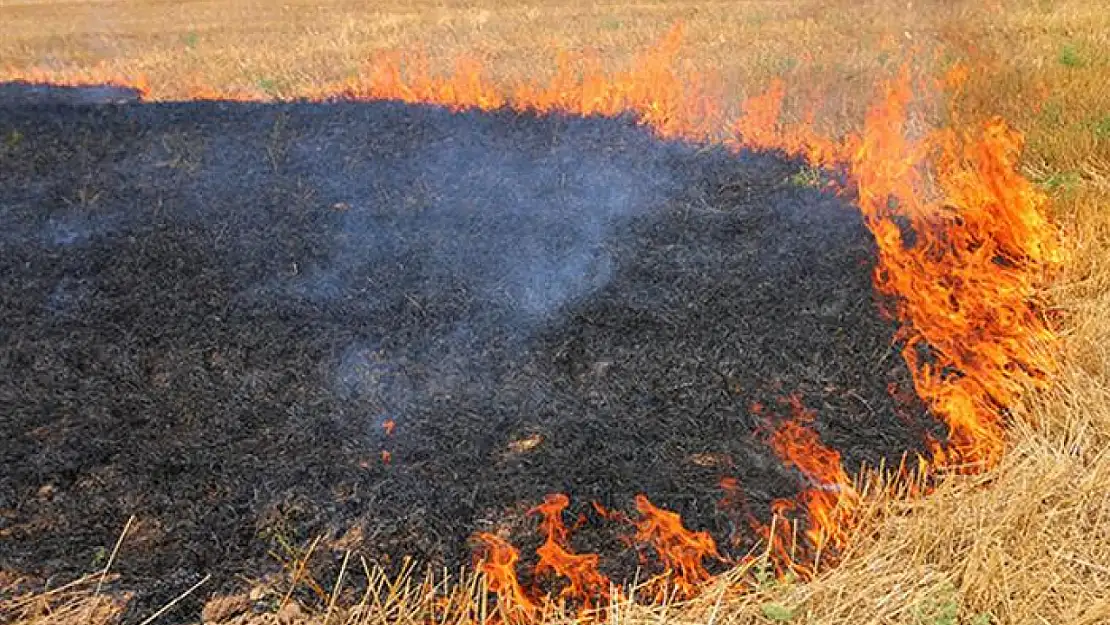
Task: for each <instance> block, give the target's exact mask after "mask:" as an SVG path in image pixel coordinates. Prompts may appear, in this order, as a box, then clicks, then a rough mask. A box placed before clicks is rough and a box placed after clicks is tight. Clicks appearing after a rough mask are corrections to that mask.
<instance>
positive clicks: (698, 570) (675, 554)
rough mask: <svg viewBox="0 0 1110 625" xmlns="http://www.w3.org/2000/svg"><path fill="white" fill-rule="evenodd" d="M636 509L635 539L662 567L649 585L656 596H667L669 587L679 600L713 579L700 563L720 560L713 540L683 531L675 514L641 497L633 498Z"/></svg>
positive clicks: (705, 535) (703, 534)
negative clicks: (706, 560)
mask: <svg viewBox="0 0 1110 625" xmlns="http://www.w3.org/2000/svg"><path fill="white" fill-rule="evenodd" d="M636 510H637V511H638V512H639V513H640V514H641V515H642V517H641V519H640V520H639V521H636V522H635V523H636V540H637V541H639V542H641V543H643V544H646V545H650V546H651V547H652V548H653V549H654V551H655V553H656V555H657V556H658V557H659V560H660V561H662V564H663V567H664V571H663V573H662V575H660V576H658V577H657V578H656V579H655V580H654V581H653V583H652V584H649V586H654V587H655V590H656V596H657V597H659V598H662V597H664V596H666V590H667V586H668V585H673V586H674V588H675V590H676V591H677V592H678V594H679V595H680V596H682V597H692V596H694V595H695V594H697V590H698V588H699V587H700V586H701V584H703V583H704V582H706V581H708V580H709V579H711V578H712V577H713V576H712V575H710V573H709V571H708V570H706V568H705V565H704V564H702V561H703V560H705V559H706V558H713V559H716V560H723V558H721V556H720V554H719V553H717V543H716V542H714V541H713V537H712V536H710V535H709V533H708V532H691V531H690V530H688V529H686V528H685V527H684V526H683V525H682V518H681V517H680V516H679V515H678V513H676V512H671V511H669V510H663V509H662V508H658V507H656V506H655V505H654V504H652V503H651V502H650V501H648V498H647V497H645V496H644V495H637V496H636Z"/></svg>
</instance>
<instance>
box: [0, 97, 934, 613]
mask: <svg viewBox="0 0 1110 625" xmlns="http://www.w3.org/2000/svg"><path fill="white" fill-rule="evenodd" d="M27 89H29V87H27V86H26V85H7V86H5V87H4V88H3V89H0V94H4V98H5V104H3V105H0V135H2V137H0V138H2V139H3V141H2V142H0V174H2V175H0V215H2V216H3V224H4V228H3V231H2V232H0V276H3V278H2V281H0V315H2V316H3V319H4V324H3V327H2V329H0V337H2V340H0V402H2V404H3V406H4V410H3V412H2V414H0V427H2V429H3V431H4V432H6V433H7V436H6V438H5V440H4V441H3V442H2V443H0V458H2V461H3V466H4V467H5V471H4V472H3V474H2V475H0V537H2V538H3V540H2V541H0V569H4V570H8V571H16V572H19V573H21V574H23V575H26V576H28V580H31V581H32V582H34V583H45V582H46V581H47V580H48V579H54V580H56V579H68V578H71V577H77V576H79V575H80V574H83V573H87V572H88V571H89V570H91V569H95V568H98V567H99V566H102V565H103V564H104V562H105V557H106V555H107V554H108V553H109V552H110V551H111V548H112V545H113V544H114V542H115V540H116V538H117V537H118V535H119V532H120V528H121V526H122V525H123V523H124V521H126V519H128V518H129V517H130V516H131V515H134V516H135V518H136V521H135V523H134V526H133V527H132V528H131V530H130V532H129V536H128V539H127V541H125V543H124V545H123V548H122V550H121V551H120V553H119V554H118V558H117V559H116V562H115V563H114V570H116V571H118V572H119V573H120V575H121V579H122V580H123V582H122V584H123V585H124V586H125V587H127V588H129V589H133V590H135V591H136V592H137V595H136V597H135V599H134V601H133V602H132V604H131V605H132V607H131V610H132V612H130V614H132V615H139V614H147V613H150V612H151V611H152V610H153V609H155V608H157V607H159V606H161V605H163V604H164V603H165V602H166V601H168V600H170V599H172V598H173V597H175V596H176V595H177V594H178V593H180V592H181V591H182V590H183V589H185V588H188V587H189V586H190V585H192V584H193V583H194V582H196V581H197V580H198V579H200V578H202V577H203V576H205V575H207V574H211V575H212V576H213V577H212V582H211V583H210V584H208V586H207V587H206V590H204V591H203V592H200V593H197V595H196V596H194V597H190V598H189V599H188V600H186V601H184V602H182V603H181V604H180V605H179V606H178V607H177V608H176V610H175V614H178V615H179V617H181V618H190V617H195V616H196V615H197V614H199V610H200V606H201V604H202V602H203V599H204V597H205V596H207V595H208V594H210V593H212V592H231V591H234V590H235V589H237V588H239V587H240V586H242V584H243V578H242V576H245V575H252V576H253V575H255V574H257V573H258V572H259V571H264V570H267V569H270V570H274V569H277V568H279V567H280V566H281V562H280V560H282V559H292V558H294V557H295V556H296V555H297V550H298V548H299V547H300V546H303V545H305V544H307V543H308V542H309V541H310V540H311V539H312V538H313V537H315V536H324V537H325V539H324V541H323V542H322V546H321V547H320V549H321V553H325V552H326V553H334V554H335V556H336V558H338V557H341V554H342V552H343V551H345V550H347V549H355V550H357V551H358V552H359V553H361V554H363V556H364V557H365V558H366V559H367V561H368V562H373V563H377V564H381V565H382V566H384V567H385V568H386V569H387V570H389V569H391V568H392V569H393V570H396V569H397V568H398V567H400V566H402V562H403V560H404V558H405V557H407V556H411V557H412V558H414V559H415V560H416V561H418V562H421V563H426V564H430V565H444V566H447V567H449V568H455V567H457V566H458V565H461V564H465V563H467V562H468V561H469V560H470V557H471V549H472V547H473V545H472V544H471V543H470V542H469V538H470V537H471V536H472V535H473V534H474V533H475V532H477V531H492V532H499V533H502V534H503V535H506V536H508V537H510V538H511V539H512V541H513V542H514V543H515V544H518V545H521V546H522V547H524V548H525V550H524V553H525V556H524V561H525V564H527V563H528V562H531V561H534V560H533V559H532V558H530V557H529V553H530V551H529V549H528V548H530V547H535V546H536V545H537V544H538V542H539V537H538V536H537V535H536V533H535V519H534V518H530V517H528V516H527V515H526V514H525V513H526V511H527V510H528V509H529V507H531V506H532V505H534V504H536V503H538V502H540V501H541V500H542V498H543V496H544V495H545V494H547V493H551V492H565V493H567V494H568V495H569V496H570V497H571V499H572V509H571V512H572V513H573V514H574V515H579V514H581V515H583V519H584V522H583V525H582V526H581V527H580V528H578V529H577V531H576V532H575V534H574V537H573V539H572V544H573V547H574V548H575V549H576V550H577V551H579V552H586V551H597V552H600V553H602V554H603V559H602V568H603V570H604V571H605V572H606V573H608V574H610V575H611V576H612V577H613V578H614V579H626V578H629V577H631V576H632V574H633V573H634V571H635V569H636V567H637V566H638V564H639V562H640V560H639V557H638V555H639V554H638V553H637V550H636V548H635V547H634V546H630V545H628V544H627V543H626V542H625V541H624V540H622V538H623V537H626V536H627V535H628V534H629V533H630V529H629V528H628V527H627V526H624V525H621V524H619V523H615V522H612V521H607V520H605V519H602V518H600V517H599V516H598V515H597V514H596V513H595V512H594V511H593V509H592V507H591V506H590V503H591V502H594V501H596V502H598V503H601V504H602V505H604V506H606V507H608V508H611V509H615V510H620V511H623V512H625V513H628V514H630V515H633V516H634V515H635V513H634V511H632V502H633V497H634V496H635V495H636V494H638V493H645V494H647V495H648V497H649V498H650V499H651V500H652V501H653V502H655V503H656V504H658V505H660V506H662V507H665V508H668V509H673V510H675V511H678V512H680V513H681V514H682V517H683V519H684V521H685V523H686V525H687V527H690V528H694V529H705V530H708V531H710V532H711V533H712V534H713V536H714V537H715V538H716V540H717V541H718V543H719V544H720V545H721V548H722V551H723V552H725V553H726V554H731V555H742V554H743V553H745V552H746V551H747V550H748V549H750V548H752V547H753V546H754V545H755V540H754V537H753V535H752V533H751V531H750V529H749V515H753V516H754V517H755V518H756V519H759V520H760V521H764V522H765V521H767V520H768V515H769V502H770V501H771V500H772V499H773V498H777V497H791V496H794V495H796V494H797V493H798V492H799V490H800V489H801V488H803V487H805V486H806V484H805V482H804V480H803V479H802V477H801V476H800V475H798V474H797V473H796V472H794V471H793V470H791V469H789V468H787V467H784V466H783V464H782V463H781V462H780V461H779V460H778V459H777V458H776V457H775V456H774V454H773V452H772V451H771V449H770V447H769V446H768V445H767V443H766V439H767V436H768V434H769V432H770V430H771V428H773V426H774V424H775V423H776V422H777V421H778V420H780V419H784V418H789V417H790V416H791V408H790V406H789V402H787V401H786V400H787V399H788V398H790V397H792V396H793V397H796V398H797V399H799V400H800V401H801V403H802V404H803V405H805V406H806V407H807V408H809V409H812V410H813V411H815V413H816V415H817V416H816V422H815V428H816V430H817V431H818V433H819V434H820V436H821V438H822V440H823V441H824V442H825V443H826V444H828V445H830V446H832V447H834V448H835V449H837V450H840V451H841V452H842V454H843V455H844V458H845V461H846V464H847V465H848V466H849V467H850V468H851V469H852V470H857V469H858V468H859V467H860V466H861V464H863V463H868V464H871V465H874V464H877V463H879V462H884V461H885V462H888V463H890V462H897V461H898V459H899V458H900V457H901V456H902V454H904V453H906V452H910V453H913V452H914V451H917V450H920V449H921V447H922V440H923V433H924V431H925V430H926V429H932V430H934V434H935V433H936V432H935V425H934V424H933V423H932V422H931V421H930V420H929V419H927V418H926V417H924V416H923V415H924V412H923V409H922V407H921V406H920V405H918V404H917V403H916V402H915V400H913V399H912V389H911V387H910V383H909V375H908V371H907V370H906V368H905V365H904V363H903V361H902V359H901V358H900V357H899V356H898V354H897V353H896V347H894V346H892V331H893V326H892V323H891V322H889V321H887V320H886V319H884V318H883V317H882V316H881V315H880V314H879V312H878V306H877V303H876V302H875V301H874V299H873V294H872V287H871V278H870V275H871V274H870V272H871V268H872V263H873V260H874V259H873V256H874V249H873V243H872V241H871V238H870V235H869V234H868V232H867V231H866V229H865V227H864V225H863V223H862V221H861V219H860V217H859V215H858V213H857V211H856V210H855V209H854V208H853V206H852V205H851V202H850V198H842V197H838V196H837V195H836V194H835V193H832V192H830V191H828V190H824V189H822V188H821V187H820V185H814V184H809V183H806V182H804V181H802V179H803V178H805V177H804V176H800V175H799V173H800V172H802V165H801V164H800V163H798V162H793V161H791V160H788V159H785V158H783V157H782V156H781V155H778V154H772V153H767V154H763V153H751V152H746V153H742V154H739V155H736V154H730V153H726V152H724V151H722V150H719V149H715V148H707V147H705V146H698V145H690V144H685V143H679V142H668V141H662V140H659V139H658V138H655V137H654V136H653V135H652V134H651V133H650V132H649V131H648V130H646V129H643V128H641V127H638V126H637V125H636V124H635V122H634V120H632V119H627V118H620V119H610V118H588V119H582V118H574V117H569V116H563V115H550V116H546V115H545V116H539V115H534V114H528V113H520V112H513V111H497V112H489V113H487V112H451V111H448V110H445V109H441V108H436V107H430V106H411V105H404V104H399V103H391V102H369V103H354V102H338V103H328V104H321V103H304V102H301V103H282V104H243V103H225V102H189V103H178V104H144V103H137V102H133V103H129V104H118V103H117V104H112V105H107V104H90V103H89V102H88V101H87V100H86V99H85V98H88V97H95V96H96V94H87V93H86V94H76V95H74V94H69V93H67V94H63V95H64V96H65V97H64V98H63V99H66V102H57V101H52V99H51V98H50V97H48V96H49V94H45V95H44V93H42V91H41V88H36V89H40V90H39V91H35V92H29V91H27ZM70 96H73V97H77V100H76V102H78V103H79V104H74V103H73V102H74V100H72V98H70ZM806 180H808V178H806ZM800 181H802V182H800ZM899 389H900V390H901V392H899ZM892 390H893V391H894V392H892ZM724 477H732V478H737V479H738V480H739V482H740V484H741V485H742V488H743V492H744V495H745V503H744V505H736V506H726V507H722V506H720V505H719V502H720V500H721V497H722V492H721V491H720V489H719V487H718V483H719V481H720V480H721V478H724ZM301 555H303V554H301ZM648 566H649V567H650V566H651V561H650V559H649V560H648ZM723 568H724V565H720V566H719V567H718V568H717V569H716V570H721V569H723ZM206 593H207V594H206Z"/></svg>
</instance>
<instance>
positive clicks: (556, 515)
mask: <svg viewBox="0 0 1110 625" xmlns="http://www.w3.org/2000/svg"><path fill="white" fill-rule="evenodd" d="M568 505H570V499H569V498H567V496H566V495H563V494H554V495H548V496H547V498H546V499H545V500H544V502H543V503H542V504H540V505H538V506H536V507H535V508H533V509H532V511H531V513H532V514H540V515H542V517H543V519H542V520H541V521H540V531H541V532H542V533H543V534H545V535H546V537H547V539H546V541H545V542H544V544H543V546H541V547H540V548H539V549H537V550H536V555H538V556H539V558H540V561H539V563H538V564H536V568H535V573H536V575H537V576H540V575H544V574H546V573H551V574H554V575H557V576H559V577H562V578H565V579H566V580H567V582H568V585H567V586H566V587H565V588H563V589H562V590H561V591H560V592H559V596H560V597H562V598H564V599H569V600H572V601H577V602H579V603H580V604H581V605H582V606H583V608H584V609H586V610H588V609H590V608H592V607H594V604H595V602H597V601H604V600H608V599H609V589H610V587H611V582H610V581H609V578H608V577H606V576H605V575H604V574H602V573H601V572H599V571H598V569H597V565H598V561H599V560H600V557H599V556H598V555H597V554H584V555H577V554H574V553H572V552H571V551H570V548H569V546H568V539H569V536H570V531H569V530H568V529H567V527H566V526H565V525H563V519H562V514H563V510H566V508H567V506H568Z"/></svg>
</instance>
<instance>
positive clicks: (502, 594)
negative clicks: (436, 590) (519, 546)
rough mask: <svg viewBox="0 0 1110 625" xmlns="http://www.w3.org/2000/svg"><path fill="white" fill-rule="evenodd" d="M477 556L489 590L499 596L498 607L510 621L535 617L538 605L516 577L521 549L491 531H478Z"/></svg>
mask: <svg viewBox="0 0 1110 625" xmlns="http://www.w3.org/2000/svg"><path fill="white" fill-rule="evenodd" d="M477 539H478V541H479V543H480V546H479V549H478V555H477V557H476V561H477V568H478V571H479V572H480V573H481V574H482V575H483V576H485V579H486V584H487V586H488V588H489V591H490V592H492V593H494V594H495V595H497V599H498V603H497V605H498V607H500V608H501V611H502V613H503V614H504V615H505V618H506V619H507V620H509V621H510V622H517V621H519V622H529V621H532V620H534V619H535V617H536V615H537V613H538V608H537V606H536V604H535V603H534V602H533V601H532V600H531V599H530V598H529V597H528V595H527V594H526V593H525V592H524V588H523V587H521V585H520V582H519V581H518V580H517V576H516V563H517V561H518V560H520V552H519V551H517V550H516V547H513V546H512V545H511V544H509V543H508V542H507V541H506V540H505V539H503V538H501V537H499V536H497V535H495V534H489V533H481V534H478V536H477Z"/></svg>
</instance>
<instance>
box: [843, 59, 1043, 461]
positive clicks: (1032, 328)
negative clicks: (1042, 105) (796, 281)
mask: <svg viewBox="0 0 1110 625" xmlns="http://www.w3.org/2000/svg"><path fill="white" fill-rule="evenodd" d="M911 95H912V94H911V91H910V88H909V83H908V79H907V78H906V77H905V73H903V76H902V77H901V78H900V79H899V80H898V81H896V82H894V83H892V84H890V85H888V86H887V87H886V97H885V98H883V99H882V100H881V101H880V102H879V104H877V105H876V106H874V107H873V108H872V109H871V111H870V112H869V113H868V115H867V118H866V121H865V126H864V132H863V136H862V139H861V141H860V144H859V147H858V149H857V150H856V151H855V153H854V154H853V155H852V158H851V173H852V178H853V179H854V180H855V182H856V185H857V187H858V189H859V206H860V210H861V211H862V212H863V215H864V217H865V219H866V220H867V224H868V227H869V228H870V229H871V231H872V233H873V234H874V236H875V240H876V242H877V244H878V247H879V262H878V265H877V267H876V270H875V286H876V289H877V290H878V291H879V292H880V293H882V294H884V295H887V296H890V297H892V298H893V299H894V300H895V302H896V304H895V305H896V310H897V317H898V319H899V320H900V321H901V322H902V326H901V329H900V331H899V334H898V338H899V340H901V341H904V347H903V349H902V356H903V357H904V358H905V360H906V362H907V364H908V365H909V366H910V369H911V372H912V373H913V375H914V384H915V388H916V390H917V394H918V396H920V397H921V398H922V399H923V400H925V401H926V402H927V403H928V404H929V406H930V407H931V408H932V410H933V411H934V412H935V413H936V414H937V415H939V416H940V417H942V418H943V419H944V420H945V421H946V422H947V424H948V428H949V433H948V441H947V444H946V445H945V446H943V447H941V446H936V448H935V449H934V452H935V454H936V461H937V463H938V464H943V465H960V464H963V465H969V464H970V465H977V466H978V467H980V468H985V467H990V466H993V465H994V464H995V463H996V462H997V461H998V459H999V457H1000V455H1001V453H1002V451H1003V447H1004V424H1003V416H1004V414H1005V411H1006V410H1007V409H1008V408H1011V407H1014V406H1016V405H1017V403H1018V402H1019V400H1020V398H1021V397H1022V395H1023V394H1024V392H1025V391H1026V390H1027V389H1030V388H1039V387H1043V385H1044V383H1045V380H1046V378H1047V375H1048V374H1049V373H1051V372H1052V370H1053V363H1052V360H1051V358H1050V357H1049V355H1048V354H1047V353H1045V352H1040V351H1037V346H1038V343H1040V342H1045V341H1049V340H1051V339H1052V338H1053V333H1052V331H1051V330H1050V329H1049V326H1048V324H1047V322H1046V321H1045V320H1044V319H1043V318H1042V317H1041V316H1040V314H1039V313H1038V311H1037V308H1036V306H1035V303H1036V301H1037V299H1036V298H1037V293H1038V290H1039V286H1040V285H1041V284H1043V282H1044V280H1045V278H1046V274H1047V272H1049V271H1051V270H1052V269H1053V268H1054V267H1055V266H1056V265H1058V264H1059V263H1060V262H1061V260H1062V257H1061V252H1060V250H1059V248H1058V243H1057V240H1056V233H1055V232H1054V230H1053V229H1052V228H1051V227H1050V225H1049V224H1048V223H1047V221H1046V219H1045V216H1044V206H1045V204H1046V202H1047V199H1046V197H1045V196H1044V195H1043V194H1042V193H1040V192H1038V191H1037V190H1036V189H1035V188H1034V187H1033V186H1032V184H1031V183H1030V182H1029V181H1028V180H1026V179H1025V178H1023V177H1022V176H1021V174H1019V173H1018V171H1017V157H1018V155H1019V154H1020V151H1021V148H1022V136H1021V134H1020V133H1018V132H1017V131H1016V130H1014V129H1012V128H1010V127H1009V126H1008V125H1007V124H1006V123H1005V122H1003V121H1002V120H1001V119H997V118H996V119H992V120H990V121H988V122H987V123H986V124H985V125H984V126H983V127H982V129H981V130H980V131H979V133H978V134H971V133H968V132H960V131H956V130H952V129H946V130H943V131H936V132H934V133H932V134H931V135H930V136H929V137H927V138H926V139H924V140H921V141H918V142H912V141H910V140H908V139H907V138H906V129H905V125H906V119H907V114H906V107H907V104H908V103H909V100H910V97H911ZM930 157H932V161H931V162H932V163H933V167H934V170H935V175H934V180H935V184H936V185H937V188H938V191H939V193H938V195H939V197H936V198H934V199H929V198H928V197H927V196H926V191H927V189H926V185H925V183H926V180H925V179H924V175H923V173H922V172H923V170H924V168H925V164H926V162H930V161H929V159H930ZM900 220H902V221H903V224H904V225H903V224H900V223H899V221H900ZM907 226H908V227H907ZM907 230H908V231H909V232H912V235H909V236H907V235H906V234H905V232H906V231H907Z"/></svg>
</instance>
